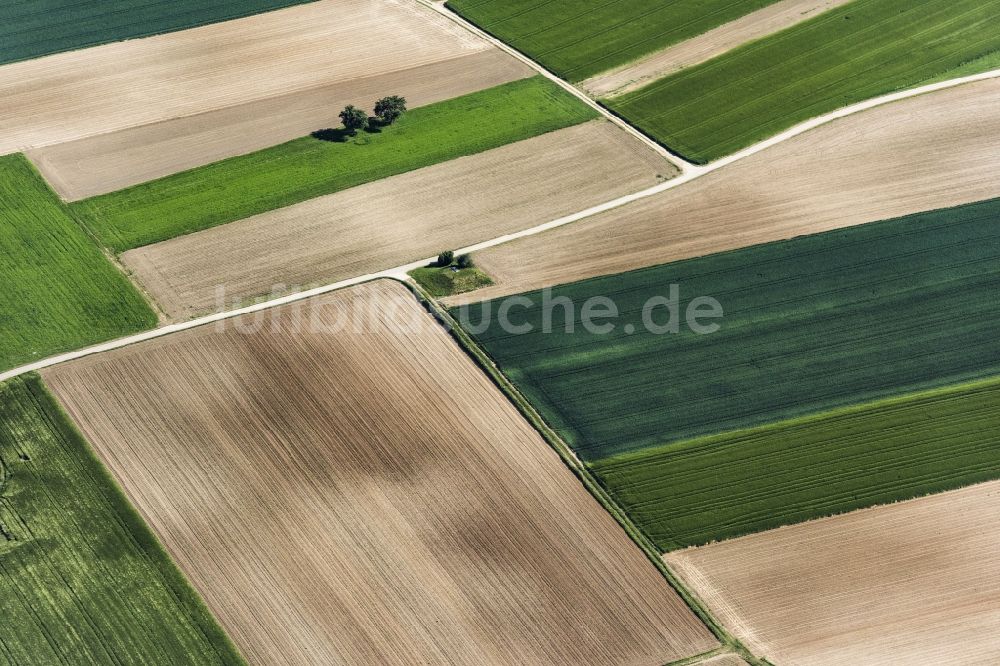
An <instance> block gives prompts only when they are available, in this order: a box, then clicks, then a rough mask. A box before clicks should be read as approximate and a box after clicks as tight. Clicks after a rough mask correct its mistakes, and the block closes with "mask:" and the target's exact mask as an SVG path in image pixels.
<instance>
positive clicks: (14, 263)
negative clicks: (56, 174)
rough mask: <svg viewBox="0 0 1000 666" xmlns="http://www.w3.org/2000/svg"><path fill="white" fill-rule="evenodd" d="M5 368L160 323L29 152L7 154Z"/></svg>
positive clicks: (0, 316) (1, 191)
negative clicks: (71, 213) (36, 167)
mask: <svg viewBox="0 0 1000 666" xmlns="http://www.w3.org/2000/svg"><path fill="white" fill-rule="evenodd" d="M0 282H2V284H3V291H2V293H0V370H7V369H9V368H12V367H14V366H17V365H20V364H23V363H28V362H30V361H34V360H38V359H42V358H45V357H46V356H50V355H52V354H55V353H58V352H62V351H66V350H69V349H76V348H79V347H84V346H86V345H88V344H91V343H96V342H101V341H103V340H108V339H111V338H115V337H119V336H122V335H125V334H128V333H133V332H135V331H139V330H142V329H146V328H151V327H153V326H155V325H156V322H157V317H156V314H155V313H154V312H153V311H152V309H151V308H150V306H149V305H148V304H147V303H146V301H145V300H144V299H143V297H142V295H141V294H139V292H138V291H137V290H136V289H135V288H134V287H133V286H132V284H131V283H130V282H129V281H128V279H127V278H126V277H125V275H124V274H122V273H121V272H120V271H119V270H118V269H117V268H115V266H114V265H113V264H112V263H111V262H110V261H108V259H107V258H105V256H104V255H103V254H102V253H101V251H100V249H99V248H98V247H97V245H96V244H95V243H94V242H93V241H92V240H91V239H90V238H88V237H87V235H86V234H85V233H84V231H83V230H82V229H81V228H80V227H79V226H78V225H77V224H76V223H75V222H74V221H73V219H72V218H71V217H70V216H69V214H68V212H67V211H66V209H65V207H64V206H63V205H62V204H60V202H59V199H58V198H57V197H56V196H55V194H54V193H53V192H52V191H51V190H50V189H49V188H48V187H47V186H46V185H45V182H44V181H43V180H42V179H41V177H40V176H39V175H38V173H37V172H36V171H35V170H34V169H33V168H32V166H31V164H30V163H29V162H28V161H27V160H26V159H24V157H23V156H22V155H8V156H5V157H0Z"/></svg>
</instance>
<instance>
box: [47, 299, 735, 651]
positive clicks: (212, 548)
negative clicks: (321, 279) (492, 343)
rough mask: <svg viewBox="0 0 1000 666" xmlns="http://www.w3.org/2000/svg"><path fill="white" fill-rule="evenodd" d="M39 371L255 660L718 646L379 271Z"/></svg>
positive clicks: (450, 343)
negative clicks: (349, 284) (357, 320)
mask: <svg viewBox="0 0 1000 666" xmlns="http://www.w3.org/2000/svg"><path fill="white" fill-rule="evenodd" d="M369 308H373V309H374V311H375V312H378V313H383V315H384V317H383V318H381V320H379V321H376V320H374V319H367V320H366V321H367V326H366V327H365V328H364V329H363V331H364V332H355V329H354V327H353V325H348V326H347V328H345V329H344V330H341V331H340V332H333V331H332V329H333V328H334V327H335V325H336V322H337V321H344V320H343V319H342V317H343V314H344V312H345V310H349V311H353V312H355V313H357V312H358V311H359V310H362V311H364V310H367V309H369ZM391 313H395V315H393V314H391ZM404 321H405V322H409V325H407V326H404V325H403V322H404ZM255 322H256V324H258V325H257V326H256V327H255ZM45 379H46V380H47V382H48V383H49V386H50V387H51V388H52V390H53V391H54V392H55V393H56V395H57V396H58V397H59V399H60V400H61V401H62V403H63V404H64V405H65V407H66V408H67V410H68V411H69V413H70V415H71V416H72V417H73V418H74V419H75V421H76V422H77V423H78V424H79V426H80V427H81V428H82V430H83V431H84V433H85V434H86V435H87V437H88V438H89V440H90V442H91V443H92V444H93V445H94V447H95V448H96V450H97V451H98V453H99V455H100V456H101V458H102V459H103V460H104V461H105V462H106V463H107V465H108V466H109V468H110V469H111V470H112V472H113V473H114V475H115V476H116V477H117V479H118V480H119V481H120V482H121V484H122V486H123V487H124V488H125V490H126V492H127V493H128V495H129V497H130V498H131V499H132V501H133V502H134V503H135V505H136V506H137V507H138V508H139V510H140V511H141V512H142V514H143V516H144V517H145V518H146V520H147V521H148V522H149V524H150V525H151V526H152V527H153V529H154V530H155V531H156V532H157V534H158V535H159V537H160V538H161V539H162V540H163V542H164V543H165V545H166V546H167V548H168V549H169V551H170V553H171V555H172V556H173V557H174V558H175V560H176V562H177V563H178V564H179V565H180V567H181V569H182V570H183V571H184V572H185V573H186V574H187V575H188V576H189V578H190V580H191V581H192V583H193V584H194V586H195V587H196V588H197V589H198V590H199V591H200V593H201V594H202V595H203V597H204V598H205V600H206V602H207V603H208V605H209V607H210V608H211V610H212V611H213V612H214V613H215V615H216V617H217V618H218V619H219V621H220V623H221V624H222V625H223V627H224V628H225V629H226V630H227V631H228V632H229V635H230V636H231V637H232V638H233V639H234V640H235V642H236V643H237V645H238V646H239V647H240V648H241V650H242V651H243V652H244V654H245V655H246V656H247V657H248V658H249V660H250V661H251V662H253V663H259V664H280V663H298V664H303V663H315V664H340V663H342V664H361V663H366V664H402V663H422V664H423V663H427V664H430V663H440V664H444V663H448V664H476V665H482V664H562V663H566V664H582V663H587V664H608V665H618V664H649V665H651V666H652V665H657V666H658V665H659V664H663V663H666V662H669V661H672V660H675V659H677V658H679V657H684V656H687V655H692V654H697V653H700V652H704V651H707V650H710V649H712V648H713V647H714V646H716V645H717V643H716V641H715V640H714V639H713V638H712V637H711V636H710V634H709V633H708V632H707V630H706V629H705V628H704V627H703V626H702V625H701V624H700V623H699V621H698V620H697V619H696V618H695V616H694V615H693V614H692V613H691V612H690V611H689V610H688V608H687V607H686V606H685V605H684V604H683V602H682V601H681V600H680V598H679V597H678V596H677V595H676V594H675V593H674V591H673V590H672V589H671V588H670V587H669V585H668V584H667V583H666V581H665V579H663V578H662V577H661V575H660V574H659V573H658V572H657V570H656V568H655V567H653V566H652V564H651V563H650V562H649V561H648V560H647V559H645V557H644V556H643V554H642V553H641V551H640V550H639V549H638V548H637V547H636V546H635V545H634V544H633V543H631V542H630V541H629V540H628V539H627V538H626V536H625V534H624V533H623V532H622V530H621V529H620V528H619V527H618V525H617V524H616V523H615V522H614V520H613V519H612V518H611V517H610V515H609V514H607V512H605V511H604V510H603V509H602V507H601V506H600V505H599V504H598V503H597V502H596V501H595V500H594V499H593V498H592V497H591V496H590V495H589V494H588V493H587V492H586V491H585V490H584V488H583V486H582V485H581V484H580V483H579V482H578V480H577V479H576V478H575V477H574V476H573V475H572V473H570V471H569V470H568V469H567V468H566V467H565V466H564V465H563V464H562V462H561V461H560V460H559V458H558V456H557V455H556V454H555V453H554V452H553V451H552V450H551V449H550V448H549V447H548V446H547V445H546V444H545V443H544V441H543V440H542V439H541V438H540V437H539V435H538V434H537V433H536V432H535V431H534V430H533V429H532V428H531V427H530V426H529V425H528V424H527V422H525V421H524V420H523V419H522V418H521V417H520V415H519V414H518V412H517V411H516V409H515V408H514V407H513V406H512V405H511V404H510V403H509V402H507V401H506V400H505V399H504V397H503V396H502V394H501V393H499V391H498V390H497V389H496V387H495V386H494V385H492V384H491V383H490V382H489V381H488V379H487V378H486V376H485V375H484V374H483V373H482V372H481V371H480V370H479V369H478V368H477V367H476V366H475V365H474V364H473V362H472V361H471V360H470V359H469V358H468V357H467V356H466V355H465V354H464V353H463V352H462V351H461V350H460V349H459V348H458V347H457V346H456V345H455V344H454V342H453V341H452V340H451V339H450V337H449V336H448V335H447V334H446V333H445V332H444V330H443V329H441V328H440V327H439V326H438V325H437V324H436V323H434V322H433V320H432V319H431V318H430V317H429V316H428V315H427V314H426V313H424V311H423V310H422V309H421V308H420V307H419V305H418V304H417V303H416V301H415V299H414V298H413V297H412V296H411V295H410V294H409V292H408V291H407V290H406V289H405V288H404V287H403V286H401V285H399V284H397V283H394V282H388V281H382V282H375V283H368V284H366V285H363V286H360V287H356V288H353V289H351V290H348V291H342V292H334V293H331V294H328V295H326V296H323V297H320V298H317V299H314V300H312V301H309V302H306V303H301V304H297V305H292V306H287V307H284V308H280V309H274V310H269V311H267V312H266V313H264V315H263V317H262V318H261V319H259V320H254V319H253V318H252V317H244V318H240V319H236V320H230V321H229V322H228V323H227V324H226V325H225V327H224V330H220V329H219V328H218V327H215V326H204V327H200V328H196V329H192V330H190V331H186V332H183V333H179V334H175V335H170V336H164V337H162V338H159V339H157V340H155V341H153V342H149V343H145V344H139V345H135V346H131V347H126V348H122V349H119V350H116V351H114V352H110V353H107V354H101V355H97V356H93V357H90V358H88V359H85V360H82V361H79V362H75V363H70V364H66V365H63V366H57V367H55V368H53V369H51V370H49V371H47V372H46V373H45Z"/></svg>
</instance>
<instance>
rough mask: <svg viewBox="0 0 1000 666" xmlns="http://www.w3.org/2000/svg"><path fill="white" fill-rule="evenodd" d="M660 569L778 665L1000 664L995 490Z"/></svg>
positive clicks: (965, 492)
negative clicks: (671, 573)
mask: <svg viewBox="0 0 1000 666" xmlns="http://www.w3.org/2000/svg"><path fill="white" fill-rule="evenodd" d="M665 557H666V560H667V562H668V564H670V565H671V566H672V567H673V568H674V569H675V570H677V571H679V572H680V574H681V577H682V578H683V579H685V580H686V581H687V582H688V583H689V584H690V585H691V586H692V587H694V589H695V590H696V592H697V593H698V594H699V595H700V596H701V598H702V600H703V601H705V602H707V603H708V605H709V607H711V608H712V609H713V610H714V611H715V613H716V617H718V618H719V619H720V620H721V621H722V623H723V624H725V625H726V626H727V627H729V628H730V629H731V630H732V631H733V632H734V633H736V634H737V635H738V636H740V637H741V638H742V639H743V640H744V641H746V642H747V643H748V647H750V649H751V651H754V652H756V653H757V654H759V655H762V656H764V657H766V658H768V659H770V660H771V661H772V662H774V663H776V664H782V665H784V666H848V665H850V666H866V665H870V666H885V665H886V664H935V665H937V666H948V665H954V666H978V665H982V666H987V665H988V664H996V663H1000V631H998V629H1000V604H998V599H1000V482H992V483H986V484H982V485H978V486H973V487H970V488H965V489H962V490H956V491H952V492H948V493H942V494H940V495H933V496H930V497H925V498H921V499H917V500H913V501H909V502H904V503H901V504H895V505H891V506H885V507H876V508H873V509H866V510H863V511H856V512H854V513H849V514H845V515H842V516H836V517H833V518H825V519H822V520H816V521H812V522H808V523H802V524H800V525H795V526H792V527H785V528H781V529H777V530H772V531H769V532H762V533H760V534H754V535H752V536H748V537H743V538H740V539H736V540H733V541H726V542H722V543H718V544H712V545H709V546H704V547H702V548H695V549H691V550H685V551H679V552H676V553H670V554H668V555H666V556H665Z"/></svg>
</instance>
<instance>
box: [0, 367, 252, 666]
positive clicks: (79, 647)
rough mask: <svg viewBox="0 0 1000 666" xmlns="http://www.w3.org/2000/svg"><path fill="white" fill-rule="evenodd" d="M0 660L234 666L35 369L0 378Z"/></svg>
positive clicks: (20, 665) (223, 641) (213, 627)
mask: <svg viewBox="0 0 1000 666" xmlns="http://www.w3.org/2000/svg"><path fill="white" fill-rule="evenodd" d="M0 587H2V589H3V594H0V617H2V618H3V632H2V634H0V663H3V664H11V665H12V666H13V665H16V666H25V665H28V664H39V665H46V666H47V665H49V664H118V665H121V664H143V665H153V664H164V665H166V664H238V663H242V660H241V658H240V657H239V655H238V654H237V652H236V651H235V648H234V647H233V646H232V645H231V644H230V643H229V641H228V639H227V638H226V636H225V635H224V634H223V632H222V630H221V629H220V628H219V627H218V625H217V624H216V623H215V621H214V619H213V618H212V617H211V615H210V614H209V612H208V610H207V609H206V608H205V607H204V605H203V604H202V602H201V600H200V599H199V598H198V596H197V595H196V593H195V592H194V591H193V590H192V589H191V587H190V586H189V585H188V584H187V582H186V581H185V580H184V578H183V577H182V575H181V574H180V572H179V571H178V570H177V569H176V567H175V566H174V565H173V563H172V562H171V561H170V559H169V557H168V556H167V554H166V552H165V551H164V550H163V549H162V548H161V547H160V545H159V544H158V542H157V541H156V539H155V537H154V536H153V535H152V533H151V532H150V531H149V529H148V528H147V527H146V526H145V524H144V523H143V522H142V519H141V518H140V517H139V516H138V514H136V513H135V511H134V510H133V509H132V508H131V506H130V505H129V503H128V501H127V499H126V498H125V496H124V495H123V494H122V493H121V491H120V490H119V489H118V487H117V486H116V485H115V483H114V481H113V480H112V479H111V477H110V476H109V475H108V473H107V472H106V471H105V469H104V468H103V466H102V465H101V463H100V462H99V461H98V460H97V458H96V457H95V456H94V455H93V454H92V453H91V451H90V449H89V447H88V445H87V443H86V442H85V441H84V440H83V438H82V437H81V436H80V435H79V434H78V433H77V432H76V431H75V429H74V428H73V427H72V426H71V425H70V424H69V422H68V421H67V419H66V417H65V416H64V415H63V413H62V411H61V410H60V409H59V407H58V406H57V404H56V403H55V401H54V400H53V398H52V397H50V396H49V395H48V393H47V392H46V391H45V389H44V388H43V386H42V383H41V381H40V380H39V379H38V378H37V377H34V376H29V377H26V378H19V379H16V380H13V381H11V382H9V383H7V384H0Z"/></svg>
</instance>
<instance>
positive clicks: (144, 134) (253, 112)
mask: <svg viewBox="0 0 1000 666" xmlns="http://www.w3.org/2000/svg"><path fill="white" fill-rule="evenodd" d="M532 73H533V72H532V70H531V69H529V68H528V67H527V66H525V65H524V64H522V63H521V62H520V61H518V60H515V59H514V58H511V57H510V56H508V55H507V54H505V53H503V52H502V51H500V50H499V49H490V50H486V51H479V52H475V53H470V54H468V55H462V56H459V57H457V58H452V59H449V60H443V61H441V62H436V63H431V64H429V65H420V66H417V67H414V68H412V69H404V70H400V71H393V72H388V73H385V74H378V73H373V74H372V75H371V76H366V77H364V78H357V79H351V80H349V81H339V82H337V83H332V84H330V85H325V86H320V87H317V88H310V89H307V90H302V91H299V92H294V93H289V94H287V95H279V96H277V97H270V98H267V99H263V100H258V101H253V102H247V103H245V104H238V105H236V106H231V107H227V108H224V109H219V110H217V111H208V112H206V113H201V114H198V115H194V116H185V117H183V118H176V119H173V120H166V121H163V122H159V123H153V124H151V125H142V126H139V127H133V128H130V129H125V130H121V131H118V132H110V133H107V134H99V135H97V136H92V137H88V138H84V139H79V140H77V141H70V142H67V143H63V144H56V145H51V146H45V147H42V148H37V149H33V150H29V151H28V152H27V155H28V158H29V159H31V161H32V162H34V163H35V165H36V166H37V167H38V169H39V171H41V172H42V175H43V176H45V178H46V180H48V181H49V183H50V184H51V185H52V187H53V188H54V189H55V190H56V192H58V193H59V195H60V196H61V197H62V198H63V199H65V200H67V201H77V200H79V199H86V198H87V197H92V196H96V195H98V194H105V193H107V192H114V191H115V190H120V189H123V188H125V187H128V186H130V185H135V184H137V183H143V182H146V181H148V180H153V179H155V178H160V177H163V176H168V175H170V174H172V173H177V172H178V171H184V170H186V169H192V168H194V167H197V166H201V165H204V164H209V163H211V162H216V161H218V160H221V159H225V158H227V157H233V156H234V155H241V154H245V153H249V152H253V151H255V150H260V149H262V148H267V147H269V146H273V145H275V144H278V143H282V142H284V141H290V140H292V139H295V138H298V137H300V136H305V135H306V134H309V133H310V132H312V131H314V130H317V129H322V128H324V127H329V126H332V125H339V123H340V120H339V119H337V118H336V114H337V112H338V110H339V109H341V108H343V107H344V106H346V105H347V104H355V105H357V106H360V107H362V108H366V109H369V108H371V105H372V101H373V100H376V99H378V98H379V97H382V96H384V95H385V94H386V92H387V91H391V92H392V93H393V94H399V95H402V96H403V97H405V98H406V100H407V104H408V106H409V107H410V108H415V107H418V106H423V105H425V104H431V103H433V102H437V101H440V100H444V99H451V98H452V97H458V96H460V95H465V94H467V93H471V92H475V91H477V90H482V89H484V88H490V87H493V86H498V85H500V84H502V83H506V82H508V81H513V80H515V79H519V78H523V77H525V76H530V75H531V74H532Z"/></svg>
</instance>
